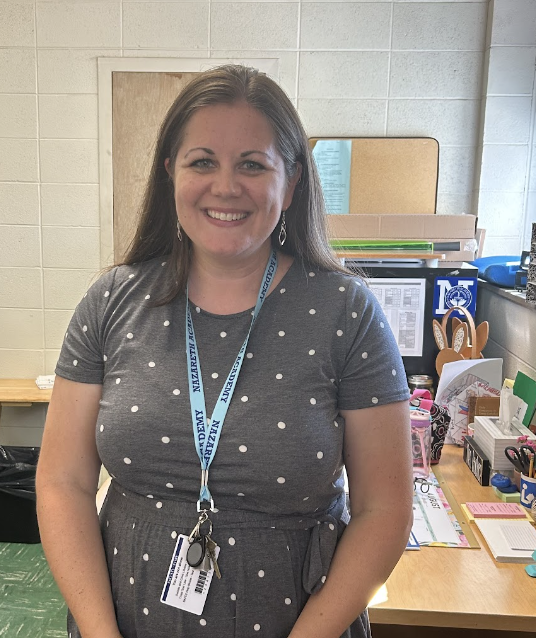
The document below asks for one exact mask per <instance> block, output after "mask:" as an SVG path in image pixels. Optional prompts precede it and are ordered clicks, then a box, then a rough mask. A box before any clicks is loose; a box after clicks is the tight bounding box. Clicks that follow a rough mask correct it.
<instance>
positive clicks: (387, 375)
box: [339, 279, 409, 410]
mask: <svg viewBox="0 0 536 638" xmlns="http://www.w3.org/2000/svg"><path fill="white" fill-rule="evenodd" d="M345 313H346V359H345V363H344V367H343V372H342V375H341V379H340V382H339V409H341V410H357V409H361V408H368V407H373V406H374V405H385V404H387V403H395V402H396V401H404V400H408V399H409V390H408V384H407V380H406V372H405V370H404V365H403V363H402V357H401V356H400V350H399V349H398V344H397V343H396V340H395V337H394V335H393V333H392V331H391V328H390V326H389V323H388V322H387V319H386V317H385V314H384V312H383V310H382V308H381V306H380V304H379V302H378V300H377V299H376V297H375V296H374V293H372V292H371V291H370V289H369V288H367V287H366V285H365V283H364V282H361V281H359V280H357V279H352V280H351V283H350V285H348V288H347V301H346V309H345Z"/></svg>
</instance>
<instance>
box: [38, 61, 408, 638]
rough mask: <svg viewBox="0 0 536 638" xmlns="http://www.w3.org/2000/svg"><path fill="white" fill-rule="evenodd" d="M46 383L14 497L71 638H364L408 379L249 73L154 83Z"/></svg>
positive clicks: (401, 498) (282, 117) (399, 488)
mask: <svg viewBox="0 0 536 638" xmlns="http://www.w3.org/2000/svg"><path fill="white" fill-rule="evenodd" d="M56 375H57V377H56V383H55V386H54V393H53V396H52V400H51V404H50V409H49V412H48V417H47V423H46V426H45V433H44V439H43V445H42V448H41V458H40V463H39V467H38V475H37V487H38V512H39V522H40V529H41V538H42V542H43V547H44V548H45V552H46V555H47V558H48V560H49V562H50V565H51V568H52V571H53V573H54V576H55V578H56V580H57V582H58V585H59V586H60V588H61V590H62V593H63V595H64V596H65V599H66V601H67V603H68V605H69V609H70V613H69V620H68V629H69V635H70V636H71V638H81V637H82V636H83V638H97V637H98V638H154V637H155V636H164V635H165V636H170V638H197V637H201V636H218V638H249V637H250V636H252V635H256V632H259V635H262V636H264V638H282V637H287V638H339V637H340V636H344V637H345V638H369V636H370V628H369V623H368V615H367V611H366V606H367V603H368V601H369V600H370V599H371V598H372V596H373V594H374V592H375V590H376V589H377V588H378V587H379V586H380V585H381V584H382V583H383V582H384V581H385V580H386V579H387V577H388V575H389V573H390V571H391V570H392V568H393V567H394V565H395V564H396V562H397V560H398V558H399V557H400V555H401V553H402V551H403V550H404V547H405V544H406V541H407V537H408V535H409V529H410V521H411V512H412V472H411V454H410V435H409V423H408V421H409V418H408V416H409V415H408V407H407V399H408V397H409V393H408V389H407V386H406V382H405V375H404V369H403V366H402V361H401V358H400V355H399V352H398V348H397V345H396V342H395V340H394V338H393V335H392V334H391V333H390V331H389V328H388V323H387V320H386V318H385V316H384V315H383V313H382V310H381V308H380V306H379V304H378V302H377V300H376V298H375V297H374V295H373V294H372V293H371V292H370V291H369V290H368V289H367V287H366V286H365V284H364V282H362V281H361V280H360V279H359V278H357V277H355V276H353V275H352V274H351V273H348V272H346V271H345V270H344V269H343V268H342V267H341V266H340V265H339V264H338V262H337V261H336V259H335V257H334V256H333V254H332V253H331V251H330V249H329V246H328V243H327V241H326V232H325V212H324V206H323V199H322V193H321V190H320V187H319V182H318V178H317V174H316V170H315V166H314V163H313V160H312V157H311V153H310V150H309V145H308V141H307V137H306V135H305V132H304V131H303V127H302V125H301V123H300V120H299V117H298V114H297V113H296V111H295V109H294V108H293V106H292V104H291V102H290V100H289V99H288V98H287V96H286V95H285V94H284V93H283V92H282V90H281V89H280V88H279V87H278V86H277V84H275V83H274V82H273V81H272V80H270V79H269V78H268V77H266V76H265V75H263V74H261V73H258V72H257V71H255V70H253V69H248V68H245V67H241V66H228V67H221V68H218V69H214V70H212V71H208V72H206V73H203V74H201V75H200V76H198V77H197V78H196V79H194V80H193V81H192V82H191V83H190V84H189V85H188V86H186V88H185V89H184V90H183V91H182V92H181V94H180V95H179V96H178V97H177V99H176V101H175V103H174V104H173V106H172V107H171V109H170V110H169V112H168V114H167V116H166V118H165V120H164V123H163V125H162V127H161V130H160V134H159V138H158V142H157V146H156V152H155V158H154V162H153V167H152V172H151V176H150V179H149V183H148V186H147V190H146V195H145V201H144V206H143V211H142V216H141V220H140V225H139V228H138V229H137V232H136V236H135V239H134V241H133V244H132V246H131V249H130V251H129V253H128V255H127V257H126V259H125V262H124V263H122V264H118V265H117V266H116V267H114V268H112V269H110V270H109V271H108V272H107V273H105V274H104V275H103V276H102V277H101V278H100V279H99V281H97V282H96V283H95V284H94V285H93V286H92V287H91V289H90V290H89V291H88V293H87V295H85V296H84V299H83V300H82V301H81V302H80V304H79V305H78V307H77V309H76V311H75V314H74V316H73V319H72V320H71V323H70V326H69V329H68V331H67V336H66V339H65V342H64V344H63V348H62V351H61V355H60V359H59V362H58V366H57V369H56ZM385 458H389V459H391V461H390V464H389V471H388V473H386V472H385V471H384V467H383V466H384V464H383V460H384V459H385ZM101 462H102V463H103V464H104V465H105V467H106V468H107V469H108V471H109V473H110V475H111V476H112V483H111V487H110V489H109V492H108V495H107V498H106V500H105V502H104V504H103V506H102V509H101V512H100V516H99V518H98V517H97V513H96V511H95V502H94V495H95V488H96V484H97V478H98V473H99V467H100V463H101ZM344 466H346V470H347V475H348V484H349V487H350V501H351V507H352V519H351V520H350V517H349V513H348V510H347V506H346V494H345V492H344V476H343V467H344ZM209 470H210V480H209Z"/></svg>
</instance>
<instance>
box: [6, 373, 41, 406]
mask: <svg viewBox="0 0 536 638" xmlns="http://www.w3.org/2000/svg"><path fill="white" fill-rule="evenodd" d="M51 396H52V390H40V389H39V388H38V387H37V385H36V384H35V380H34V379H0V403H1V404H4V407H7V406H8V405H9V404H10V403H48V402H49V401H50V397H51Z"/></svg>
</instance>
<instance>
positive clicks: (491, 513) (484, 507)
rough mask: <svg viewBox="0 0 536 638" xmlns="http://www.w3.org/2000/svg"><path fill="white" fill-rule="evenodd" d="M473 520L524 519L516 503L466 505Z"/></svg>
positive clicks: (521, 510)
mask: <svg viewBox="0 0 536 638" xmlns="http://www.w3.org/2000/svg"><path fill="white" fill-rule="evenodd" d="M466 505H467V509H468V510H469V511H470V512H471V514H472V515H473V516H474V517H475V518H526V515H525V512H524V511H523V509H522V508H521V507H520V506H519V505H518V504H517V503H476V502H472V503H466Z"/></svg>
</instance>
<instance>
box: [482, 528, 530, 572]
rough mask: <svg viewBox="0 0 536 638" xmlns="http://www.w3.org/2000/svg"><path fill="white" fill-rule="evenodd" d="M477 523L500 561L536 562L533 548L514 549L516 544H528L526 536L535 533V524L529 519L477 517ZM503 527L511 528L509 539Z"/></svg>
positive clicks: (494, 555)
mask: <svg viewBox="0 0 536 638" xmlns="http://www.w3.org/2000/svg"><path fill="white" fill-rule="evenodd" d="M475 524H476V526H477V527H478V529H479V530H480V531H481V533H482V536H483V537H484V539H485V541H486V543H487V544H488V547H489V549H490V551H491V553H492V554H493V557H494V558H495V560H496V561H497V562H499V563H532V564H534V563H536V560H534V558H533V557H532V553H533V552H534V549H536V545H534V546H533V549H532V550H530V549H529V550H525V549H514V546H517V545H525V544H527V542H526V540H525V538H526V537H527V538H528V535H529V534H534V533H535V530H534V528H533V526H532V525H531V524H530V523H529V522H528V521H527V520H524V521H513V520H512V521H508V522H506V521H504V520H501V519H497V518H476V519H475ZM502 528H511V530H509V531H507V532H506V534H509V538H508V540H507V538H506V535H505V532H504V531H503V529H502Z"/></svg>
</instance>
